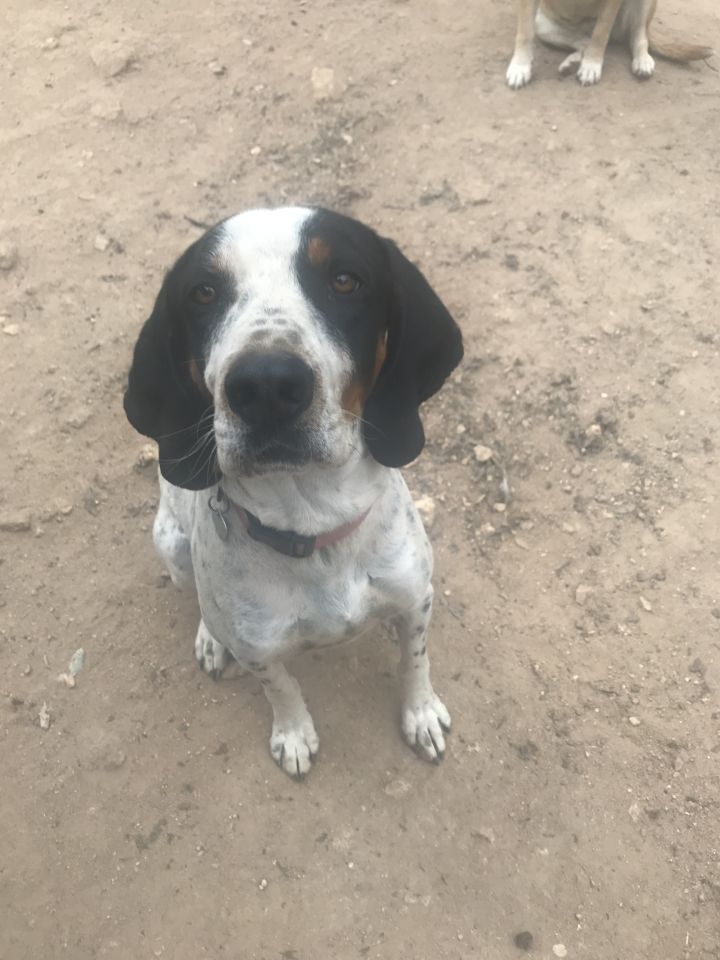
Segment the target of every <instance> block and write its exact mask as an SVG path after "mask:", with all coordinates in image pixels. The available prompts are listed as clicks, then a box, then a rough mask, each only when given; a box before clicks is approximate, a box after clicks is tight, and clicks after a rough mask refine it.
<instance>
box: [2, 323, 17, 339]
mask: <svg viewBox="0 0 720 960" xmlns="http://www.w3.org/2000/svg"><path fill="white" fill-rule="evenodd" d="M2 332H3V333H4V334H5V336H7V337H16V336H17V335H18V334H19V333H20V327H19V326H18V325H17V324H16V323H6V324H5V326H4V327H3V328H2Z"/></svg>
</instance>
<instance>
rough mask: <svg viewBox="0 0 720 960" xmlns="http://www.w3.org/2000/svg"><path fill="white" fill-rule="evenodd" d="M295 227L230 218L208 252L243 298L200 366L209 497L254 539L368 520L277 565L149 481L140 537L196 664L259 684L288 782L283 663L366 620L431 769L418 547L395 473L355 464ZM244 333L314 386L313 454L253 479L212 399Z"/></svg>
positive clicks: (433, 732) (417, 524)
mask: <svg viewBox="0 0 720 960" xmlns="http://www.w3.org/2000/svg"><path fill="white" fill-rule="evenodd" d="M307 215H308V211H303V210H286V211H274V212H271V213H269V214H268V212H253V213H251V214H244V215H242V216H241V217H238V218H233V219H232V220H230V221H227V222H226V224H225V225H224V228H223V231H222V237H221V241H220V244H219V246H218V248H217V250H216V251H215V255H216V256H217V258H218V259H219V260H220V261H221V262H222V264H223V266H224V268H225V269H228V270H232V271H233V272H234V273H235V275H236V276H237V280H238V289H241V290H242V291H243V294H242V296H241V297H239V298H238V300H237V302H236V303H235V304H233V306H232V308H231V309H230V310H229V311H228V314H227V317H226V319H225V321H224V323H223V324H222V326H221V327H220V329H219V330H218V331H217V333H216V334H215V337H214V340H213V343H212V346H211V349H210V352H209V356H208V358H207V363H206V367H205V380H206V383H207V387H208V389H209V391H210V392H211V394H212V395H213V398H214V403H215V437H216V442H217V448H218V461H219V464H220V467H221V471H222V475H223V481H222V483H223V488H224V490H225V492H226V493H227V495H228V496H229V497H230V498H231V499H232V500H234V501H235V502H236V503H239V504H241V505H242V506H243V507H245V508H246V509H247V510H249V511H251V512H252V513H254V514H255V515H256V516H257V517H259V519H260V520H261V522H262V523H264V524H266V525H267V526H272V527H275V528H278V529H292V530H295V531H297V532H298V533H304V534H316V533H319V532H322V531H327V530H332V529H334V528H335V527H337V526H339V525H341V524H343V523H346V522H348V521H350V520H352V519H354V518H355V517H357V516H358V515H359V514H361V513H362V512H364V511H365V510H366V509H368V508H371V509H370V512H369V514H368V516H367V518H366V519H365V521H364V522H363V523H362V524H361V526H360V527H359V528H358V529H357V530H356V531H355V532H353V533H352V534H351V535H350V536H349V537H347V538H346V539H344V540H342V541H340V542H339V543H337V544H335V545H333V546H332V547H329V548H326V549H323V550H321V551H318V552H317V553H316V554H314V555H313V556H312V557H309V558H306V559H302V560H297V559H290V558H287V557H284V556H283V555H281V554H279V553H277V552H275V551H273V550H272V549H270V548H269V547H267V546H266V545H263V544H259V543H257V542H255V541H254V540H252V539H251V538H250V537H249V536H248V535H247V533H246V532H245V530H244V529H243V527H242V525H241V524H240V522H239V520H238V518H237V516H234V515H233V514H232V513H230V514H229V515H228V521H229V526H230V534H229V537H228V539H227V540H225V541H223V540H221V539H220V538H219V537H218V535H217V532H216V530H215V527H214V525H213V521H212V514H211V511H210V509H209V507H208V499H209V497H210V495H211V494H212V493H214V492H215V491H214V489H210V490H205V491H194V490H186V489H181V488H179V487H175V486H173V485H171V484H170V483H168V482H167V481H166V480H164V479H163V478H162V477H161V478H160V491H161V499H160V506H159V509H158V513H157V517H156V520H155V525H154V541H155V545H156V548H157V550H158V552H159V553H160V555H161V556H162V558H163V559H164V561H165V563H166V565H167V567H168V570H169V571H170V575H171V577H172V580H173V582H174V583H175V584H176V586H178V587H180V588H187V587H191V586H192V585H194V586H195V588H196V590H197V595H198V600H199V605H200V610H201V615H202V620H201V623H200V626H199V629H198V633H197V637H196V641H195V653H196V656H197V658H198V661H199V662H200V664H201V665H202V666H203V668H204V669H205V670H206V671H208V672H209V673H211V674H212V675H213V676H215V677H217V676H218V675H219V674H220V673H221V672H222V670H223V668H224V667H225V665H226V664H227V662H228V659H229V657H228V654H230V655H232V657H233V658H234V659H235V660H236V661H237V662H238V663H239V664H240V665H241V667H243V668H244V669H246V670H248V671H249V672H251V673H252V674H254V675H255V676H256V677H257V678H258V680H259V681H260V682H261V684H262V685H263V688H264V690H265V694H266V696H267V698H268V700H269V701H270V704H271V706H272V709H273V728H272V735H271V739H270V747H271V752H272V755H273V757H274V758H275V759H276V761H277V762H278V763H279V764H280V765H281V767H282V768H283V769H284V770H285V771H286V772H287V773H289V774H291V775H292V776H296V777H300V776H303V775H304V774H305V773H307V771H308V770H309V768H310V765H311V763H312V760H313V758H314V756H315V754H316V753H317V750H318V737H317V733H316V731H315V728H314V725H313V721H312V718H311V716H310V713H309V711H308V709H307V706H306V704H305V702H304V700H303V697H302V693H301V691H300V688H299V685H298V683H297V681H296V680H295V679H294V678H292V677H291V676H290V675H289V674H288V672H287V670H286V669H285V667H284V665H283V661H284V660H285V659H287V658H289V657H292V656H294V655H295V654H298V653H300V652H302V651H305V650H309V649H317V648H322V647H328V646H332V645H334V644H338V643H345V642H347V641H348V640H350V639H353V638H354V637H357V636H359V635H360V634H361V633H362V632H363V631H364V630H366V629H367V628H368V627H369V626H372V624H373V623H376V622H378V621H380V620H386V621H392V622H394V623H395V625H396V627H397V631H398V637H399V640H400V645H401V662H400V672H401V686H402V713H401V722H402V730H403V733H404V735H405V737H406V739H407V741H408V742H409V743H410V745H411V746H413V747H414V748H416V749H417V750H418V752H419V753H420V754H421V755H422V756H424V757H426V758H427V759H429V760H438V759H440V758H441V757H442V755H443V752H444V750H445V740H444V735H443V731H446V730H447V729H449V726H450V716H449V714H448V711H447V710H446V708H445V706H444V705H443V704H442V702H441V701H440V700H439V698H438V697H437V695H436V694H435V692H434V690H433V688H432V685H431V682H430V666H429V660H428V654H427V628H428V623H429V620H430V615H431V607H432V585H431V576H432V551H431V548H430V544H429V542H428V539H427V537H426V535H425V531H424V529H423V526H422V522H421V520H420V517H419V516H418V513H417V511H416V509H415V506H414V504H413V502H412V499H411V497H410V494H409V491H408V489H407V486H406V485H405V481H404V480H403V478H402V475H401V474H400V473H399V471H397V470H394V469H390V468H387V467H384V466H382V465H380V464H379V463H377V462H376V461H375V460H374V459H373V457H372V456H370V454H369V453H368V451H367V449H366V448H365V445H364V443H363V440H362V435H361V431H360V428H359V420H358V419H357V418H356V417H353V416H352V415H350V414H349V413H348V412H347V411H344V410H343V409H342V403H341V397H342V391H343V388H344V386H345V384H346V381H347V378H348V376H349V375H351V370H350V367H349V359H348V357H347V355H346V354H345V353H344V352H343V350H342V348H341V347H340V346H339V345H338V344H337V343H336V342H333V340H332V338H330V337H329V336H328V334H327V332H326V330H325V329H324V328H323V326H322V324H321V323H320V322H319V321H318V318H317V316H316V314H315V312H314V310H313V308H312V305H311V304H310V303H308V302H307V300H306V299H305V298H304V296H303V291H302V289H301V287H300V286H299V284H298V281H297V279H296V277H295V276H294V275H293V272H292V269H291V264H292V257H293V256H294V254H295V251H296V248H297V245H298V243H299V242H300V241H299V238H300V234H301V228H302V224H303V222H304V220H305V218H306V216H307ZM259 334H262V335H263V336H267V338H269V339H270V340H271V341H274V340H279V341H282V339H283V338H284V339H285V341H286V342H288V341H290V342H292V343H293V345H294V347H295V348H296V349H299V350H300V351H301V352H302V353H303V355H304V356H305V357H306V358H307V360H308V362H309V363H311V364H312V366H313V369H314V370H315V372H316V378H317V380H318V382H319V383H320V384H321V387H320V389H319V391H318V395H317V398H316V400H315V401H314V403H315V410H314V412H313V416H314V421H313V422H314V429H313V431H312V432H311V433H312V437H313V442H314V451H315V455H314V458H313V460H312V461H311V462H310V463H309V464H305V465H303V466H301V467H298V468H296V469H292V470H287V469H285V470H276V471H272V470H265V471H264V472H262V473H255V472H254V471H253V469H252V468H251V466H250V465H249V464H248V462H247V457H246V452H245V449H244V437H243V425H242V423H241V422H240V421H239V420H238V418H237V417H234V416H233V415H232V412H231V411H230V410H229V409H228V407H227V404H226V401H225V399H224V396H223V391H222V389H221V385H222V382H223V378H224V376H225V372H226V370H227V369H228V366H229V364H230V363H231V362H232V359H233V357H236V356H237V355H238V353H239V352H240V351H242V350H243V349H244V347H245V346H246V345H247V344H248V343H249V342H252V340H253V338H254V337H257V336H258V335H259Z"/></svg>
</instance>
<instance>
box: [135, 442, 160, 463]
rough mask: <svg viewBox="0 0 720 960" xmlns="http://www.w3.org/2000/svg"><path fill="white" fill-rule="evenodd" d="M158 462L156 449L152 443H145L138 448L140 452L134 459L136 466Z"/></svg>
mask: <svg viewBox="0 0 720 960" xmlns="http://www.w3.org/2000/svg"><path fill="white" fill-rule="evenodd" d="M157 462H158V451H157V447H156V446H155V444H154V443H146V444H144V445H143V446H142V447H141V448H140V453H139V454H138V455H137V460H136V461H135V464H136V466H138V467H141V468H142V467H148V466H150V464H151V463H157Z"/></svg>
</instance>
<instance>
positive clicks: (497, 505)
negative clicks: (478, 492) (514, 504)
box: [493, 501, 507, 513]
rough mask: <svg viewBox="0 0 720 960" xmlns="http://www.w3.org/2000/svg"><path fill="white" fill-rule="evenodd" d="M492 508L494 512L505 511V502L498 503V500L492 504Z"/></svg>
mask: <svg viewBox="0 0 720 960" xmlns="http://www.w3.org/2000/svg"><path fill="white" fill-rule="evenodd" d="M493 510H494V511H495V513H505V511H506V510H507V504H505V503H500V502H499V501H498V503H494V504H493Z"/></svg>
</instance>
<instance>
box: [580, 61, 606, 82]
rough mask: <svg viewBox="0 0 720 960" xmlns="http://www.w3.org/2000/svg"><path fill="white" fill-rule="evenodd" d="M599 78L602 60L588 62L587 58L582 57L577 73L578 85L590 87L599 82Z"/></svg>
mask: <svg viewBox="0 0 720 960" xmlns="http://www.w3.org/2000/svg"><path fill="white" fill-rule="evenodd" d="M601 76H602V60H588V59H587V57H583V60H582V62H581V64H580V66H579V67H578V72H577V79H578V83H581V84H582V85H583V86H584V87H591V86H592V85H593V84H594V83H597V82H598V81H599V80H600V77H601Z"/></svg>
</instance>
